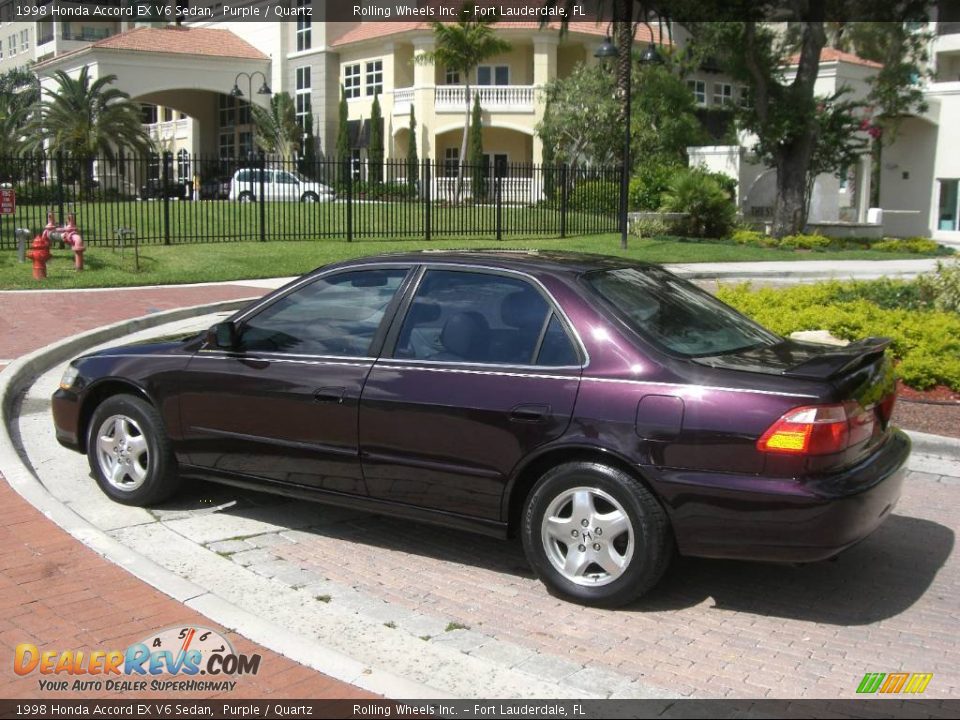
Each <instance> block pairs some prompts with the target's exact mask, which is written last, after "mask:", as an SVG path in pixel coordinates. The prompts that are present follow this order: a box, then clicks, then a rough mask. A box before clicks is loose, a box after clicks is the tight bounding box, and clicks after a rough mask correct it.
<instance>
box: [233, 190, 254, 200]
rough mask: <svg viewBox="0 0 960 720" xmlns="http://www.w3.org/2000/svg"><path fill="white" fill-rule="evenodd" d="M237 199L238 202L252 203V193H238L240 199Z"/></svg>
mask: <svg viewBox="0 0 960 720" xmlns="http://www.w3.org/2000/svg"><path fill="white" fill-rule="evenodd" d="M237 199H238V200H239V201H240V202H253V193H250V192H242V193H240V197H239V198H237Z"/></svg>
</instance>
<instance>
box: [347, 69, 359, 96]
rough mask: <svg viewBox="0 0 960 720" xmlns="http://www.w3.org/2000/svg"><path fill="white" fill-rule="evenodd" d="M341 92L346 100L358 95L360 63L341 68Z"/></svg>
mask: <svg viewBox="0 0 960 720" xmlns="http://www.w3.org/2000/svg"><path fill="white" fill-rule="evenodd" d="M343 94H344V96H345V97H346V98H347V99H348V100H349V99H350V98H358V97H360V63H357V64H356V65H347V66H346V67H344V68H343Z"/></svg>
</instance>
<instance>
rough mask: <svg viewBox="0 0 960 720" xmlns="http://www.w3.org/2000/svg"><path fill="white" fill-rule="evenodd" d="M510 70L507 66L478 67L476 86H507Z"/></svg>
mask: <svg viewBox="0 0 960 720" xmlns="http://www.w3.org/2000/svg"><path fill="white" fill-rule="evenodd" d="M509 84H510V68H509V66H507V65H480V66H479V67H477V85H509Z"/></svg>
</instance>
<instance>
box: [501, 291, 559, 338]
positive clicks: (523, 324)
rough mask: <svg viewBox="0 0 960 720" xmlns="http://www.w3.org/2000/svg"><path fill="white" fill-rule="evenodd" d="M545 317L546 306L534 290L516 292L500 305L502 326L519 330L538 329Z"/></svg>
mask: <svg viewBox="0 0 960 720" xmlns="http://www.w3.org/2000/svg"><path fill="white" fill-rule="evenodd" d="M546 315H547V304H546V303H545V302H544V300H543V298H542V297H540V295H539V294H538V293H537V292H536V291H535V290H517V291H516V292H513V293H510V294H509V295H507V296H506V297H505V298H504V299H503V302H502V303H501V304H500V319H501V320H503V323H504V325H507V326H508V327H512V328H517V329H519V330H530V329H537V330H539V329H540V326H541V325H543V319H544V318H545V317H546Z"/></svg>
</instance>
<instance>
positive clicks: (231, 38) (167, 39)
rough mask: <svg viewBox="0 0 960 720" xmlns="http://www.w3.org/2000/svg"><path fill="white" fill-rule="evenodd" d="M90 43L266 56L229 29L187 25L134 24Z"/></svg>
mask: <svg viewBox="0 0 960 720" xmlns="http://www.w3.org/2000/svg"><path fill="white" fill-rule="evenodd" d="M92 47H95V48H104V49H108V50H133V51H136V52H159V53H175V54H178V55H205V56H208V57H209V56H212V57H230V58H244V59H250V60H268V59H269V57H268V56H267V55H265V54H264V53H262V52H260V51H259V50H257V49H256V48H255V47H254V46H253V45H251V44H250V43H248V42H247V41H246V40H242V39H241V38H239V37H237V36H236V35H234V34H233V33H232V32H230V31H229V30H215V29H213V28H188V27H175V26H172V25H171V26H168V27H138V28H134V29H132V30H126V31H124V32H122V33H118V34H117V35H111V36H110V37H108V38H104V39H103V40H98V41H97V42H95V43H93V45H92Z"/></svg>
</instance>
